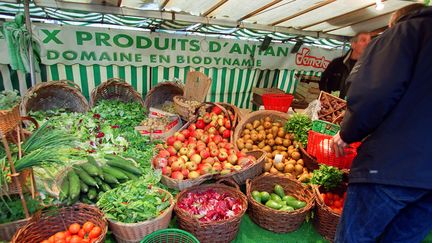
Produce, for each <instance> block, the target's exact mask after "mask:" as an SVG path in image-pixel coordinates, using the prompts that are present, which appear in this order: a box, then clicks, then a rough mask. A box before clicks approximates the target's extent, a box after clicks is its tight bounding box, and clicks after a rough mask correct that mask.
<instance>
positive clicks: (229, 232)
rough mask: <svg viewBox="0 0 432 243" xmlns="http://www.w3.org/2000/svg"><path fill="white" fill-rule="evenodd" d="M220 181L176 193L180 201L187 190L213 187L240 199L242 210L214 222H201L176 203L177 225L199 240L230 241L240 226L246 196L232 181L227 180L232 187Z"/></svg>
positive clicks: (201, 189) (245, 206) (208, 241)
mask: <svg viewBox="0 0 432 243" xmlns="http://www.w3.org/2000/svg"><path fill="white" fill-rule="evenodd" d="M228 182H229V181H228ZM220 183H221V181H218V182H217V183H216V184H206V185H201V186H196V187H192V188H188V189H186V190H183V191H182V192H180V194H178V195H177V201H180V200H181V199H182V198H183V197H184V196H186V194H187V193H189V192H202V191H205V190H208V189H213V190H215V191H216V192H218V193H228V194H229V195H231V196H232V197H235V198H239V199H240V200H241V201H242V207H243V211H242V212H240V213H239V214H238V215H236V216H234V217H232V218H230V219H226V220H221V221H216V222H201V221H199V220H198V219H196V218H195V217H194V216H193V215H191V214H190V213H188V212H186V211H185V210H183V209H181V208H179V207H178V205H177V204H176V206H175V207H174V211H175V213H176V215H177V218H178V224H179V227H180V228H181V229H184V230H186V231H188V232H190V233H192V234H193V235H194V236H195V237H196V238H197V239H198V240H199V241H200V242H205V243H212V242H231V241H232V240H234V239H235V237H236V235H237V232H238V230H239V228H240V222H241V218H242V216H243V215H244V213H245V212H246V209H247V206H248V204H247V198H246V196H245V195H244V194H243V193H242V192H241V191H240V189H239V187H238V185H237V184H235V183H234V182H229V183H230V184H232V185H234V186H235V188H233V187H230V186H226V185H222V184H220Z"/></svg>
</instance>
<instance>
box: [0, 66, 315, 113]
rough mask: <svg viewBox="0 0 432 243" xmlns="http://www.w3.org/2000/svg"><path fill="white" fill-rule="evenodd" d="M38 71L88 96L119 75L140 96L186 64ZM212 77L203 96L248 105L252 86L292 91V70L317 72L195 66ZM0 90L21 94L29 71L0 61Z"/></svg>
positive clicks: (182, 74) (40, 77)
mask: <svg viewBox="0 0 432 243" xmlns="http://www.w3.org/2000/svg"><path fill="white" fill-rule="evenodd" d="M41 70H42V73H39V74H37V76H36V78H37V82H42V81H50V80H62V79H67V80H71V81H74V82H75V83H76V84H78V86H80V88H81V90H82V92H83V94H84V96H85V97H86V98H89V96H90V94H91V91H92V90H93V89H94V88H95V87H97V86H98V85H99V84H100V83H101V82H104V81H106V80H107V79H110V78H114V77H115V78H121V79H124V80H125V81H126V82H128V83H130V84H131V85H132V86H133V87H134V88H135V90H137V91H138V92H139V93H141V94H142V95H143V96H145V95H146V94H147V92H148V91H149V90H150V89H151V87H154V86H155V85H157V84H158V83H160V82H163V81H166V80H174V78H177V79H180V80H182V81H183V82H184V80H185V79H186V75H187V73H188V72H189V71H191V68H190V67H185V68H179V67H171V68H166V67H148V66H143V67H134V66H117V65H110V66H99V65H92V66H84V65H79V64H76V65H63V64H57V65H50V66H42V67H41ZM195 70H197V71H201V72H203V73H205V74H206V75H207V76H209V77H210V78H212V80H213V82H212V86H211V87H210V90H209V93H208V95H207V98H206V100H207V101H211V102H227V103H232V104H235V105H236V106H238V107H241V108H251V104H250V100H251V96H252V88H253V87H260V88H270V87H277V88H279V89H282V90H284V91H285V92H288V93H294V92H295V88H296V85H297V80H296V78H295V74H296V73H299V72H301V73H307V74H309V75H315V76H319V75H320V73H319V72H304V71H297V70H258V69H228V68H223V69H217V68H196V69H195ZM0 72H1V75H0V78H1V80H0V90H4V89H8V90H11V89H15V90H19V91H20V93H21V95H24V94H25V92H26V91H27V89H28V88H29V87H30V86H31V83H30V77H29V75H27V76H26V75H24V74H23V73H21V72H16V71H12V70H11V69H10V67H9V66H8V65H0Z"/></svg>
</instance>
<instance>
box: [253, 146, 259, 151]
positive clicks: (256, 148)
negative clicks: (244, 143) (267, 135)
mask: <svg viewBox="0 0 432 243" xmlns="http://www.w3.org/2000/svg"><path fill="white" fill-rule="evenodd" d="M252 149H253V150H259V149H260V148H258V146H256V145H253V146H252Z"/></svg>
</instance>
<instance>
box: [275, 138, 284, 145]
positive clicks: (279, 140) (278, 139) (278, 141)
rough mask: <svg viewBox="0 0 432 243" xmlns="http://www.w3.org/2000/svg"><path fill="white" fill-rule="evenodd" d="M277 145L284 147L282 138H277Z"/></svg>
mask: <svg viewBox="0 0 432 243" xmlns="http://www.w3.org/2000/svg"><path fill="white" fill-rule="evenodd" d="M275 143H276V144H277V145H282V144H283V140H282V138H280V137H277V138H275Z"/></svg>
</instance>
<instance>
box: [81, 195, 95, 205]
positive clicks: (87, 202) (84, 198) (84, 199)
mask: <svg viewBox="0 0 432 243" xmlns="http://www.w3.org/2000/svg"><path fill="white" fill-rule="evenodd" d="M80 201H81V202H82V203H85V204H93V202H92V201H91V200H90V199H89V198H88V197H82V198H80Z"/></svg>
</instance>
